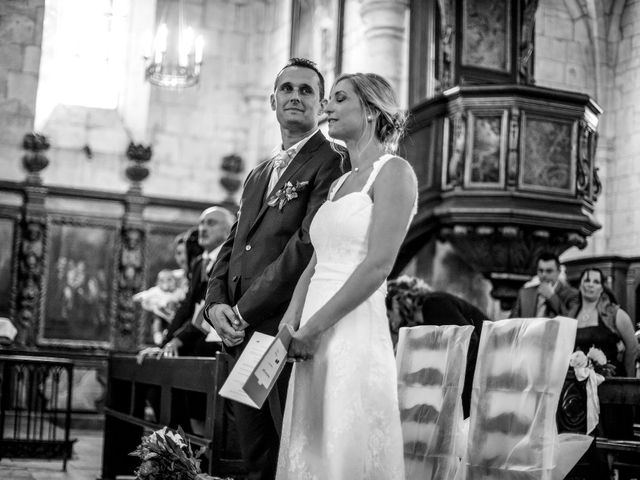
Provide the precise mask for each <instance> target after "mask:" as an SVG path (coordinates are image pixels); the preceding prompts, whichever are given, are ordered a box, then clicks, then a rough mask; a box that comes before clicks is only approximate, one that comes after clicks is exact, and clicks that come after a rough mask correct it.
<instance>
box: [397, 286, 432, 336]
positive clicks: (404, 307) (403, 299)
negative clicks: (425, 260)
mask: <svg viewBox="0 0 640 480" xmlns="http://www.w3.org/2000/svg"><path fill="white" fill-rule="evenodd" d="M431 291H432V289H431V287H430V286H429V284H427V282H425V281H424V280H422V279H420V278H417V277H411V276H409V275H401V276H399V277H398V278H395V279H393V280H390V281H389V282H388V283H387V314H388V316H389V329H390V330H391V339H392V341H393V344H394V345H395V344H396V342H397V338H398V331H399V330H400V328H401V327H415V326H416V325H423V324H424V318H423V317H422V304H423V303H424V295H425V294H427V293H429V292H431Z"/></svg>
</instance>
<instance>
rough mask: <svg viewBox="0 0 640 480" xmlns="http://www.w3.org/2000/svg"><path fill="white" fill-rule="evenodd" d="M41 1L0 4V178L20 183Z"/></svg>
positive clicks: (32, 103)
mask: <svg viewBox="0 0 640 480" xmlns="http://www.w3.org/2000/svg"><path fill="white" fill-rule="evenodd" d="M43 18H44V0H30V1H20V2H18V1H3V2H0V172H2V173H1V174H0V176H1V178H3V179H8V180H22V179H23V178H24V174H23V172H22V168H21V166H20V157H21V152H22V149H21V142H22V137H23V136H24V134H25V133H27V132H29V131H31V130H32V129H33V120H34V112H35V103H36V91H37V88H38V70H39V64H40V51H41V41H42V22H43Z"/></svg>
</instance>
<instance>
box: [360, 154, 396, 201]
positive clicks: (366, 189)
mask: <svg viewBox="0 0 640 480" xmlns="http://www.w3.org/2000/svg"><path fill="white" fill-rule="evenodd" d="M391 158H393V155H391V154H390V153H385V154H384V155H382V156H381V157H380V158H379V159H378V160H376V161H375V162H373V169H372V170H371V174H370V175H369V178H368V179H367V183H365V184H364V187H362V190H361V192H362V193H367V194H368V193H369V190H371V186H372V185H373V182H375V181H376V177H377V176H378V172H379V171H380V169H381V168H382V166H383V165H384V164H385V163H387V161H388V160H389V159H391Z"/></svg>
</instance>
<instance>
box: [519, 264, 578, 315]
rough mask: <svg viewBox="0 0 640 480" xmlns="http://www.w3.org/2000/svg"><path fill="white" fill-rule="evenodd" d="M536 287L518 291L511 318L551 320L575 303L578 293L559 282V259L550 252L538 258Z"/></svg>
mask: <svg viewBox="0 0 640 480" xmlns="http://www.w3.org/2000/svg"><path fill="white" fill-rule="evenodd" d="M536 273H537V276H538V280H539V282H538V283H537V285H532V286H526V287H523V288H521V289H520V290H519V291H518V298H517V300H516V304H515V305H514V307H513V309H512V310H511V315H510V317H511V318H532V317H547V318H553V317H555V316H556V315H560V313H561V312H562V311H564V310H565V309H566V308H568V307H569V306H570V305H572V304H573V303H575V299H576V297H577V295H578V292H577V290H576V289H575V288H572V287H570V286H569V285H567V284H566V283H564V282H562V281H560V280H559V277H560V259H559V258H558V256H557V255H555V254H553V253H551V252H543V253H542V254H541V255H540V256H539V257H538V262H537V271H536Z"/></svg>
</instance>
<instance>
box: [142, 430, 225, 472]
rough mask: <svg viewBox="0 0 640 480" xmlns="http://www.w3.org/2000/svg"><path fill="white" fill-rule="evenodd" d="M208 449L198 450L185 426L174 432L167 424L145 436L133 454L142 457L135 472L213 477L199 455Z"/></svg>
mask: <svg viewBox="0 0 640 480" xmlns="http://www.w3.org/2000/svg"><path fill="white" fill-rule="evenodd" d="M204 450H205V449H204V447H203V448H201V449H200V450H198V452H196V453H195V454H194V453H193V451H192V450H191V444H190V443H189V441H188V440H186V437H185V434H184V432H183V431H182V428H180V427H178V430H177V431H176V432H173V431H171V430H169V429H168V428H167V427H164V428H162V429H161V430H156V431H155V432H153V433H151V434H150V435H147V436H145V437H142V442H141V443H140V445H138V447H137V448H136V449H135V450H134V451H133V452H131V453H130V454H129V455H131V456H134V457H140V459H141V460H142V463H141V465H140V467H139V468H138V469H137V470H136V471H135V472H134V473H135V475H136V479H137V480H204V479H207V478H212V477H209V476H208V475H205V474H202V473H201V471H200V460H199V457H200V455H202V453H203V452H204Z"/></svg>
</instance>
